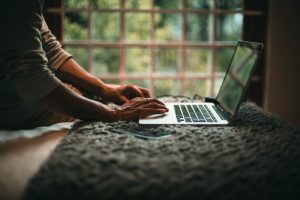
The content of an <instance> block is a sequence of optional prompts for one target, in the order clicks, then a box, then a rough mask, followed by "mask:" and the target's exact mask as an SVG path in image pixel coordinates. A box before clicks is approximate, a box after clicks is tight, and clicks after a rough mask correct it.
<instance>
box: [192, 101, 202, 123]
mask: <svg viewBox="0 0 300 200" xmlns="http://www.w3.org/2000/svg"><path fill="white" fill-rule="evenodd" d="M193 108H194V110H195V113H196V115H197V117H198V119H199V122H205V119H204V116H203V114H202V113H201V111H200V110H199V108H198V106H197V105H193Z"/></svg>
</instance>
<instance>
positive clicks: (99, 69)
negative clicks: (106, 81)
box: [93, 48, 120, 75]
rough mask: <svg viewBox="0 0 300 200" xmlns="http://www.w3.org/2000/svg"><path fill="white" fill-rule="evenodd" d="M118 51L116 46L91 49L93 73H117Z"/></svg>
mask: <svg viewBox="0 0 300 200" xmlns="http://www.w3.org/2000/svg"><path fill="white" fill-rule="evenodd" d="M119 57H120V51H119V49H117V48H105V49H104V48H103V49H100V48H97V49H93V73H94V74H96V75H102V74H117V73H118V72H119Z"/></svg>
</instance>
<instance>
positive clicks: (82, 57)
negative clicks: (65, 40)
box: [65, 47, 88, 70]
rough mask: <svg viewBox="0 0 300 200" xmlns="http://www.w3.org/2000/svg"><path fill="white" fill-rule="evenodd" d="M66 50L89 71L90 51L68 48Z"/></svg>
mask: <svg viewBox="0 0 300 200" xmlns="http://www.w3.org/2000/svg"><path fill="white" fill-rule="evenodd" d="M65 50H66V51H67V52H69V53H70V54H71V55H72V56H73V57H74V59H75V60H76V61H77V62H78V63H79V64H80V65H81V66H82V67H83V68H85V69H86V70H88V50H87V49H86V48H72V47H66V48H65Z"/></svg>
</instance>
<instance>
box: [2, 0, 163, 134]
mask: <svg viewBox="0 0 300 200" xmlns="http://www.w3.org/2000/svg"><path fill="white" fill-rule="evenodd" d="M42 6H43V0H26V1H24V0H3V1H2V2H1V7H0V22H1V23H0V28H1V29H0V40H1V42H0V127H1V128H32V127H36V126H42V125H50V124H53V123H57V122H62V121H72V120H74V118H78V119H83V120H102V121H109V122H111V121H117V120H136V119H138V118H139V117H145V116H147V115H150V114H160V113H164V112H166V111H167V108H166V107H165V106H164V104H163V103H161V102H160V101H158V100H157V99H153V98H150V95H149V92H148V91H147V90H146V89H144V88H140V87H138V86H136V85H109V84H105V83H104V82H102V81H101V80H99V79H98V78H96V77H95V76H93V75H91V74H89V73H88V72H86V71H85V70H84V69H83V68H82V67H81V66H80V65H79V64H78V63H77V62H76V61H75V60H74V59H73V58H72V56H71V55H69V54H68V53H67V52H65V51H64V50H63V49H62V48H61V45H60V44H59V42H58V41H57V40H56V38H55V37H54V36H53V35H52V34H51V32H50V31H49V29H48V27H47V24H46V22H45V20H44V18H43V15H42ZM99 20H101V19H99ZM63 82H65V83H69V84H70V86H71V89H70V87H67V86H66V85H65V84H63ZM72 86H75V87H76V88H78V89H80V90H82V91H85V92H86V93H89V94H91V95H95V96H99V97H101V98H103V99H106V100H108V101H111V102H113V103H116V104H120V105H122V106H120V107H119V108H112V107H109V106H107V105H105V104H102V103H100V102H98V101H94V100H91V99H88V98H86V97H84V96H82V95H80V94H78V92H77V93H76V92H74V91H73V90H75V91H77V90H76V89H73V90H72ZM136 97H140V98H136Z"/></svg>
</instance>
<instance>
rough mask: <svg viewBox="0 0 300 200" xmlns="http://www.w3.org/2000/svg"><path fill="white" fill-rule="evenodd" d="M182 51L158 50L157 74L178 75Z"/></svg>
mask: <svg viewBox="0 0 300 200" xmlns="http://www.w3.org/2000/svg"><path fill="white" fill-rule="evenodd" d="M180 61H181V59H180V50H178V49H157V50H156V72H157V73H160V74H176V73H177V72H178V70H179V66H180V63H181V62H180Z"/></svg>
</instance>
